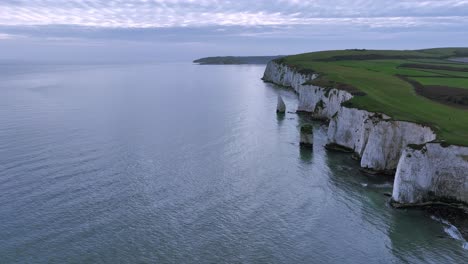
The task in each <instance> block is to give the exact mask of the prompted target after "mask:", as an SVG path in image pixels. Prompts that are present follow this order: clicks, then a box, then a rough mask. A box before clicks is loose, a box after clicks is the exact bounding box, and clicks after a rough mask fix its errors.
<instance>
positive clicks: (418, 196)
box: [392, 143, 468, 204]
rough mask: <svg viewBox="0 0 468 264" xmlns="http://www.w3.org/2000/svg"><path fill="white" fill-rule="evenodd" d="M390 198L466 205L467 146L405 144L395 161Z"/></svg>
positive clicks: (467, 188)
mask: <svg viewBox="0 0 468 264" xmlns="http://www.w3.org/2000/svg"><path fill="white" fill-rule="evenodd" d="M392 199H393V200H394V201H396V202H398V203H403V204H418V203H424V202H428V201H434V200H439V199H450V200H458V201H461V202H464V203H467V204H468V147H460V146H447V147H444V146H442V145H441V144H439V143H427V144H424V145H419V146H408V147H406V148H405V150H404V151H403V155H401V158H400V161H399V163H398V168H397V172H396V175H395V183H394V187H393V194H392Z"/></svg>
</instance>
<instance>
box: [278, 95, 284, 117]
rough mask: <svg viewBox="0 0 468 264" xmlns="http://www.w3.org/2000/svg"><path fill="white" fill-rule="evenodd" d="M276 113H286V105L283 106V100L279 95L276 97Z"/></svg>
mask: <svg viewBox="0 0 468 264" xmlns="http://www.w3.org/2000/svg"><path fill="white" fill-rule="evenodd" d="M276 112H277V113H284V112H286V105H285V104H284V101H283V98H282V97H281V96H280V95H278V100H277V103H276Z"/></svg>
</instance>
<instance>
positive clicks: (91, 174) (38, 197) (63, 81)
mask: <svg viewBox="0 0 468 264" xmlns="http://www.w3.org/2000/svg"><path fill="white" fill-rule="evenodd" d="M263 70H264V66H197V65H191V64H154V65H79V66H73V65H39V64H37V65H22V64H16V65H9V64H4V65H0V95H1V96H0V256H1V260H0V262H1V263H463V262H464V261H466V258H467V256H468V255H467V254H468V253H467V251H466V250H464V249H463V248H462V242H461V241H458V240H456V239H452V238H451V237H450V236H449V235H448V234H447V233H446V231H444V228H445V229H447V228H446V226H444V225H443V224H442V223H441V222H439V221H436V220H434V219H432V218H431V217H430V216H429V215H426V214H425V213H423V212H419V211H399V210H393V209H392V208H390V207H389V206H388V205H387V203H386V201H387V199H388V198H387V197H386V196H385V195H384V193H386V192H390V191H391V183H390V182H388V181H386V180H383V179H378V178H377V179H375V178H369V177H366V176H364V175H361V174H360V173H359V171H358V167H357V164H356V162H355V161H353V160H352V159H351V158H350V157H349V155H346V154H337V153H329V152H326V151H325V150H324V148H323V145H324V144H325V142H326V127H325V126H322V125H320V124H319V123H315V130H314V131H315V137H314V147H313V149H304V148H302V149H301V148H300V147H299V146H298V140H299V134H298V126H299V125H300V124H301V123H304V122H309V120H307V118H305V117H299V116H297V115H296V114H292V113H287V114H286V115H285V116H283V117H281V116H277V115H276V114H275V107H276V97H277V94H281V95H283V97H284V99H285V101H286V105H287V107H288V108H289V109H290V110H295V107H296V100H297V98H296V95H295V94H294V93H292V92H291V91H289V90H285V89H280V88H277V87H275V86H273V85H270V84H265V83H263V82H262V81H261V80H260V77H261V76H262V74H263Z"/></svg>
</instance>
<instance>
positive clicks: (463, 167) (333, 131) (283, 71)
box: [263, 61, 468, 233]
mask: <svg viewBox="0 0 468 264" xmlns="http://www.w3.org/2000/svg"><path fill="white" fill-rule="evenodd" d="M317 77H318V74H315V73H301V72H298V71H297V70H296V69H293V68H290V67H289V66H287V65H283V64H280V63H277V62H275V61H272V62H270V63H269V64H268V65H267V67H266V69H265V74H264V76H263V80H264V81H268V82H272V83H275V84H278V85H281V86H285V87H291V88H292V89H294V91H295V92H296V93H297V94H298V97H299V105H298V109H297V110H298V112H306V113H310V114H311V115H312V116H313V117H314V118H319V119H327V120H329V127H328V146H329V147H330V148H333V149H335V150H336V149H337V148H338V149H339V148H341V149H344V150H346V151H347V152H353V153H354V154H353V156H354V157H355V158H357V159H358V160H359V162H360V166H361V168H363V169H364V170H366V171H369V172H371V173H376V174H380V173H383V174H390V175H395V181H394V186H393V193H392V198H391V201H392V204H394V205H395V207H421V206H423V207H424V206H429V207H431V206H434V205H438V204H440V203H441V202H444V203H446V204H453V203H456V204H461V205H462V206H463V207H464V208H468V175H467V174H466V171H468V147H465V146H457V145H453V144H451V145H448V144H445V143H444V142H438V141H437V135H436V133H435V132H434V131H433V129H432V128H430V127H429V126H427V125H423V124H417V123H414V122H407V121H399V120H394V119H392V118H391V117H389V116H387V115H385V114H383V113H374V112H369V111H366V110H362V109H356V108H352V107H350V106H348V105H347V104H346V102H347V101H348V100H350V99H351V98H353V95H352V94H351V93H349V92H347V91H344V90H339V89H336V88H324V87H320V86H314V85H311V84H308V83H309V82H310V81H312V80H314V79H316V78H317ZM464 211H465V212H468V210H466V209H464ZM464 233H466V232H464Z"/></svg>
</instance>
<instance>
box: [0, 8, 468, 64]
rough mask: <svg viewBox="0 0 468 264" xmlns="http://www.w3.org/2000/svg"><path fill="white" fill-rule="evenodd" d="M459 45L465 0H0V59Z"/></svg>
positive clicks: (466, 31)
mask: <svg viewBox="0 0 468 264" xmlns="http://www.w3.org/2000/svg"><path fill="white" fill-rule="evenodd" d="M442 46H446V47H447V46H452V47H453V46H468V0H372V1H371V0H354V1H350V0H316V1H313V0H310V1H307V0H300V1H299V0H269V1H267V0H237V1H221V0H0V51H1V52H0V59H3V60H5V59H7V60H14V59H20V60H64V61H65V60H115V61H128V60H152V61H189V60H192V59H195V58H198V57H203V56H212V55H276V54H293V53H300V52H307V51H316V50H324V49H345V48H376V49H414V48H427V47H442Z"/></svg>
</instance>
